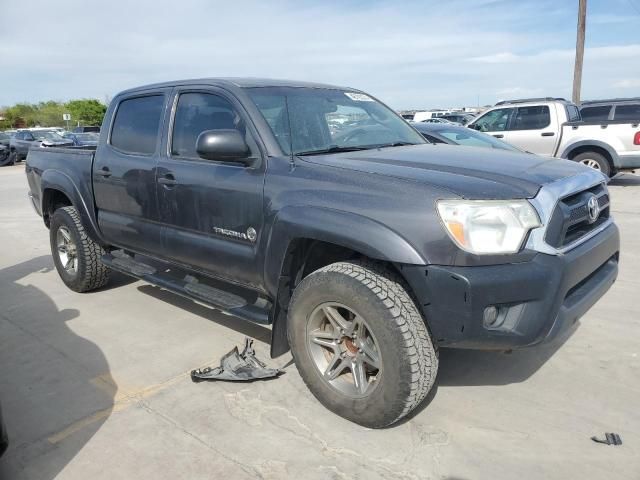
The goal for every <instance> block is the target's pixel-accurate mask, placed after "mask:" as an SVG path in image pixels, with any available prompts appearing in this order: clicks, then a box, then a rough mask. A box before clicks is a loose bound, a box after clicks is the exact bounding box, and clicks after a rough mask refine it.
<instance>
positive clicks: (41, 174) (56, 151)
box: [26, 147, 95, 215]
mask: <svg viewBox="0 0 640 480" xmlns="http://www.w3.org/2000/svg"><path fill="white" fill-rule="evenodd" d="M94 155H95V147H90V148H56V147H51V148H32V149H31V150H29V153H28V155H27V161H26V173H27V181H28V182H29V189H30V194H29V197H30V198H31V201H32V202H33V206H34V207H35V209H36V211H37V212H38V213H39V214H40V215H42V192H43V191H44V189H45V188H46V185H47V179H48V178H50V177H60V176H64V177H66V181H67V182H69V183H71V184H73V188H74V189H75V190H76V191H78V192H79V193H82V194H83V195H84V194H85V193H88V194H90V195H91V197H84V196H83V198H93V184H92V181H91V170H92V166H93V158H94Z"/></svg>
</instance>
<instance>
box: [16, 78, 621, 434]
mask: <svg viewBox="0 0 640 480" xmlns="http://www.w3.org/2000/svg"><path fill="white" fill-rule="evenodd" d="M330 115H331V116H334V117H336V116H349V117H350V118H351V119H352V121H353V124H351V125H348V128H349V130H345V131H343V130H340V131H339V132H335V133H333V132H331V130H330V129H329V126H328V123H329V116H330ZM345 123H346V122H345ZM26 174H27V180H28V183H29V188H30V192H29V196H30V198H31V201H32V203H33V206H34V207H35V209H36V211H37V212H38V213H39V214H40V215H42V216H43V224H44V225H46V227H48V228H49V239H50V246H51V253H52V256H53V262H54V264H55V267H56V269H57V271H58V273H59V275H60V278H61V280H62V282H64V283H65V284H66V285H67V286H68V287H69V288H70V289H72V290H74V291H76V292H86V291H89V290H94V289H97V288H100V287H102V286H104V285H105V284H106V283H107V281H108V278H109V272H110V271H112V270H115V271H119V272H122V273H125V274H127V275H130V276H133V277H136V278H140V279H143V280H145V281H146V282H149V283H151V284H155V285H157V286H159V287H161V288H164V289H166V290H169V291H173V292H174V293H178V294H180V295H182V296H184V297H187V298H191V299H192V300H195V301H197V302H199V303H204V304H206V305H208V306H211V307H213V308H216V309H218V310H221V311H223V312H225V313H228V314H230V315H234V316H237V317H240V318H242V319H244V320H246V321H252V322H256V323H258V324H271V325H272V328H271V354H272V356H279V355H282V354H284V353H286V352H287V351H288V350H289V349H291V350H292V353H293V359H294V361H295V364H296V366H297V368H298V371H299V372H300V374H301V376H302V378H303V380H304V382H305V383H306V384H307V386H308V387H309V388H310V390H311V391H312V393H313V394H314V395H315V396H316V397H317V398H318V399H319V400H320V401H321V402H322V403H323V404H324V405H325V406H327V408H329V409H330V410H332V411H333V412H335V413H337V414H338V415H341V416H343V417H345V418H347V419H349V420H352V421H354V422H357V423H359V424H361V425H365V426H367V427H371V428H380V427H386V426H388V425H390V424H393V423H395V422H397V421H398V420H400V419H401V418H403V417H405V416H406V415H408V414H409V413H410V412H411V411H412V410H413V409H414V408H415V407H417V406H418V405H420V404H421V402H422V401H423V400H424V399H425V397H426V396H427V394H428V393H429V391H430V390H431V388H432V386H433V385H434V382H435V379H436V375H437V371H438V353H437V352H438V348H439V347H444V346H447V347H458V348H477V349H487V350H508V349H512V348H518V347H527V346H533V345H536V344H539V343H542V342H545V341H548V340H551V339H553V338H557V336H558V335H561V334H562V332H563V331H564V332H566V330H567V329H569V328H571V326H572V325H574V323H575V321H576V320H577V319H578V318H579V317H581V316H582V315H583V314H584V313H586V311H587V310H588V309H589V308H590V307H591V306H592V305H593V304H594V303H595V302H597V301H598V299H599V298H600V297H602V295H604V293H605V292H606V291H607V290H608V289H609V287H610V286H611V285H612V284H613V282H614V281H615V279H616V276H617V272H618V259H619V247H620V238H619V232H618V228H617V227H616V224H615V223H614V220H613V218H612V217H611V216H610V215H609V204H610V198H609V193H608V191H607V186H606V183H605V179H604V178H603V176H602V175H601V174H600V173H599V172H596V171H595V170H591V169H589V168H585V167H583V166H582V165H577V164H575V163H573V162H568V161H562V160H550V159H549V160H546V159H542V158H540V157H536V156H534V155H526V154H522V153H518V152H507V151H500V152H498V151H495V150H489V149H480V148H466V147H464V148H463V147H453V146H452V147H437V146H434V145H431V144H428V143H427V142H426V140H425V139H424V138H423V137H422V136H421V135H420V134H419V133H418V132H417V131H416V130H415V129H414V128H412V127H411V126H410V125H409V124H407V122H406V121H404V120H403V119H401V118H400V117H399V116H398V115H397V114H396V113H395V112H393V111H392V110H391V109H389V108H388V107H386V106H385V105H384V104H382V103H380V102H379V101H378V100H376V99H375V98H373V97H371V96H369V95H367V94H366V93H364V92H361V91H359V90H354V89H344V88H340V87H334V86H330V85H320V84H310V83H297V82H288V81H282V80H265V79H238V78H236V79H233V80H229V79H198V80H191V81H189V80H187V81H184V80H182V81H178V82H167V83H163V84H155V85H149V86H143V87H139V88H134V89H131V90H127V91H124V92H121V93H120V94H118V95H116V97H115V98H114V99H113V101H112V102H111V103H110V105H109V108H108V110H107V113H106V115H105V117H104V128H103V131H102V134H101V138H100V142H99V145H98V148H97V149H96V150H95V151H94V150H84V149H67V148H65V149H62V148H49V149H46V148H32V149H31V150H30V151H29V157H28V158H27V166H26ZM136 252H137V253H139V254H146V255H150V256H152V257H153V258H154V260H147V259H144V258H143V257H141V256H136V255H135V253H136ZM106 294H107V295H109V292H106ZM487 368H490V366H488V367H487Z"/></svg>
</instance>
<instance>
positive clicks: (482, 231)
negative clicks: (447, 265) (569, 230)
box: [437, 200, 541, 255]
mask: <svg viewBox="0 0 640 480" xmlns="http://www.w3.org/2000/svg"><path fill="white" fill-rule="evenodd" d="M437 205H438V214H439V215H440V218H441V219H442V222H443V223H444V226H445V228H446V230H447V233H448V234H449V236H450V237H451V238H452V240H453V241H454V242H455V243H456V244H457V245H458V246H459V247H460V248H462V249H463V250H466V251H467V252H471V253H475V254H477V255H487V254H504V253H516V252H517V251H519V250H520V247H521V246H522V242H523V241H524V239H525V238H526V236H527V233H529V230H531V229H532V228H536V227H539V226H540V225H541V224H540V219H539V218H538V214H537V213H536V211H535V209H534V208H533V206H532V205H531V204H530V203H529V202H528V201H527V200H440V201H438V203H437Z"/></svg>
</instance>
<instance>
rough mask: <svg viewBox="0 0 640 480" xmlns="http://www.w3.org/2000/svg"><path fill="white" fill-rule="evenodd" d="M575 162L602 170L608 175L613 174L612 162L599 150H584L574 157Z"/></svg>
mask: <svg viewBox="0 0 640 480" xmlns="http://www.w3.org/2000/svg"><path fill="white" fill-rule="evenodd" d="M572 160H573V161H574V162H580V163H582V164H583V165H586V166H587V167H591V168H593V169H595V170H599V171H601V172H602V173H603V174H604V175H606V176H607V177H610V176H611V164H610V163H609V160H607V158H606V157H605V156H604V155H602V154H601V153H597V152H582V153H580V154H578V155H576V156H575V157H573V158H572Z"/></svg>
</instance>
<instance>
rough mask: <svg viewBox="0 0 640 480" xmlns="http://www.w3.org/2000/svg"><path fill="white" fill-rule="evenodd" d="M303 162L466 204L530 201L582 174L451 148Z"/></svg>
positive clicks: (518, 156) (573, 167)
mask: <svg viewBox="0 0 640 480" xmlns="http://www.w3.org/2000/svg"><path fill="white" fill-rule="evenodd" d="M301 158H302V159H303V160H304V161H309V162H312V163H316V164H322V165H329V166H333V167H338V168H344V169H348V170H353V171H358V172H366V173H374V174H378V175H386V176H389V177H395V178H400V179H405V180H412V181H417V182H421V183H425V184H429V185H432V186H435V187H438V188H441V189H443V190H447V191H449V192H451V193H454V194H455V195H457V196H460V197H463V198H468V199H514V198H532V197H534V196H535V195H536V193H537V192H538V190H539V189H540V187H542V185H544V184H547V183H551V182H554V181H556V180H559V179H562V178H566V177H571V176H574V175H577V174H579V173H580V172H584V170H585V168H588V167H585V166H583V165H581V164H579V163H576V162H571V161H568V160H560V159H555V158H554V159H550V158H545V157H540V156H537V155H533V154H526V153H517V152H510V151H507V150H498V149H489V148H479V147H462V146H456V145H431V144H425V145H410V146H406V147H393V148H379V149H376V150H363V151H358V152H346V153H338V154H332V155H314V156H306V157H301Z"/></svg>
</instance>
